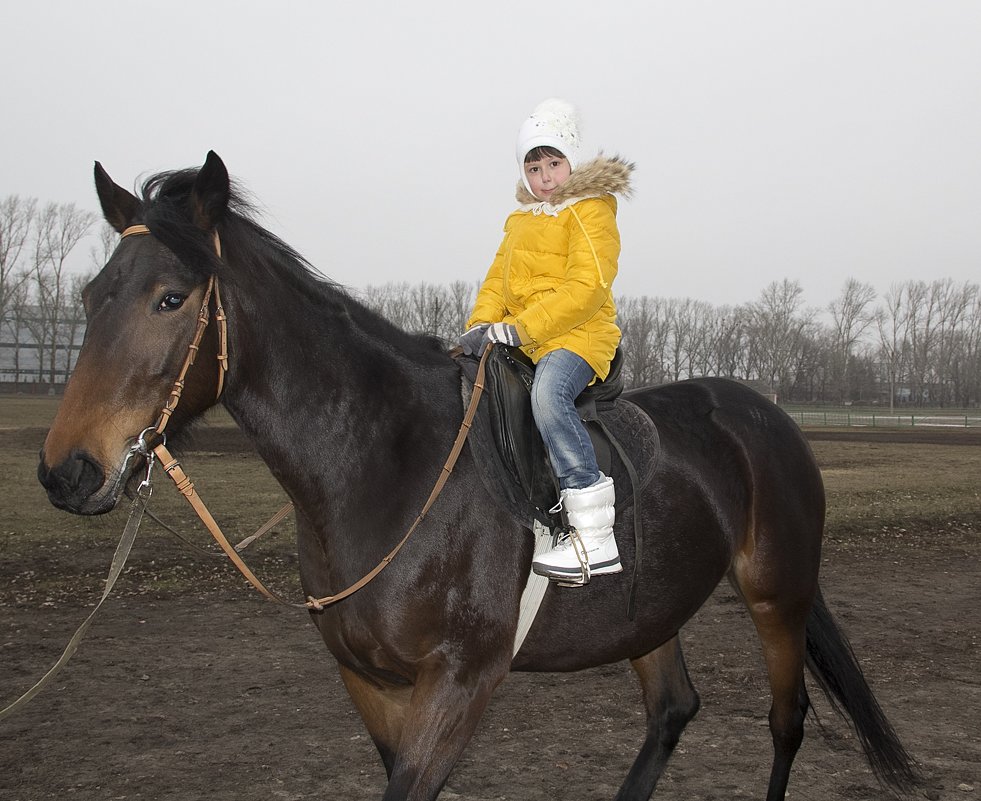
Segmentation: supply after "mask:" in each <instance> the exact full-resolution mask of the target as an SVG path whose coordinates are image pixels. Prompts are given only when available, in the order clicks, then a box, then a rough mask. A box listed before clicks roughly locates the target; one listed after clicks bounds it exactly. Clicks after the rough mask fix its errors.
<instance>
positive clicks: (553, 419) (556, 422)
mask: <svg viewBox="0 0 981 801" xmlns="http://www.w3.org/2000/svg"><path fill="white" fill-rule="evenodd" d="M594 375H595V373H594V372H593V368H592V367H590V366H589V364H587V362H586V361H585V360H584V359H582V358H580V357H579V356H577V355H576V354H575V353H573V352H572V351H569V350H554V351H552V352H551V353H547V354H546V355H545V356H543V357H542V359H541V361H539V362H538V365H537V366H536V368H535V380H534V382H533V383H532V385H531V411H532V414H533V415H534V417H535V425H537V426H538V430H539V431H540V432H541V435H542V439H544V440H545V448H546V449H547V450H548V456H549V459H551V461H552V469H553V470H554V471H555V475H556V478H558V481H559V488H560V489H583V488H584V487H589V486H592V485H593V484H595V483H596V482H597V481H599V477H600V473H599V467H597V465H596V453H595V452H594V451H593V443H592V441H591V440H590V439H589V434H588V433H586V427H585V426H584V425H583V423H582V420H581V419H579V413H578V412H577V411H576V398H577V397H578V396H579V393H580V392H582V391H583V390H584V389H585V388H586V386H587V385H588V384H589V382H590V381H592V380H593V376H594Z"/></svg>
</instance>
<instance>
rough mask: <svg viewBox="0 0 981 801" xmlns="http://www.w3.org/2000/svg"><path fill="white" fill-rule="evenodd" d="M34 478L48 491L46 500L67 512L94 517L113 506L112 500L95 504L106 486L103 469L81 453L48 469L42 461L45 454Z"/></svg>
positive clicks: (73, 453) (71, 455)
mask: <svg viewBox="0 0 981 801" xmlns="http://www.w3.org/2000/svg"><path fill="white" fill-rule="evenodd" d="M37 478H38V481H40V482H41V486H43V487H44V488H45V489H46V490H47V492H48V500H50V501H51V503H52V504H53V505H54V506H55V507H57V508H58V509H63V510H65V511H66V512H72V513H73V514H81V515H96V514H103V513H104V512H109V511H111V510H112V508H113V506H115V499H109V501H108V503H106V502H100V501H102V499H100V501H96V502H95V503H93V500H94V497H93V496H95V495H96V494H97V493H99V490H101V489H102V486H103V484H104V483H105V479H106V474H105V471H104V470H103V469H102V467H100V466H99V464H98V463H97V462H96V461H95V460H93V459H92V457H91V456H89V455H88V454H87V453H85V452H84V451H72V452H71V454H69V456H68V458H67V459H65V460H64V461H63V462H62V463H61V464H58V465H55V466H54V467H50V468H49V467H48V466H47V465H46V464H45V461H44V451H42V452H41V460H40V463H39V464H38V467H37Z"/></svg>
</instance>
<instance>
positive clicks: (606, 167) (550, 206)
mask: <svg viewBox="0 0 981 801" xmlns="http://www.w3.org/2000/svg"><path fill="white" fill-rule="evenodd" d="M633 171H634V165H633V163H632V162H629V161H625V160H623V159H622V158H620V157H619V156H613V157H612V158H608V157H606V156H603V155H600V156H597V157H596V158H595V159H593V160H592V161H587V162H585V163H583V164H580V165H579V166H578V167H577V168H576V169H575V170H574V171H573V173H572V175H570V176H569V180H567V181H566V182H565V183H564V184H562V186H560V187H559V188H558V189H556V190H555V191H554V192H553V193H552V197H551V198H549V200H547V201H544V200H539V199H538V198H536V197H535V196H534V195H533V194H532V193H531V192H529V191H528V189H527V188H526V187H525V185H524V183H519V184H518V189H517V192H516V194H515V197H516V199H517V201H518V203H519V204H520V207H519V210H520V211H530V212H532V213H534V214H548V215H550V216H555V215H556V214H558V213H559V212H560V211H562V209H565V208H568V207H569V206H571V205H572V204H573V203H578V202H579V201H580V200H585V199H586V198H590V197H602V196H603V195H623V196H624V197H630V194H631V192H632V187H631V186H630V175H631V173H633Z"/></svg>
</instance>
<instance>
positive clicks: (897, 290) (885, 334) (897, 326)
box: [875, 284, 910, 412]
mask: <svg viewBox="0 0 981 801" xmlns="http://www.w3.org/2000/svg"><path fill="white" fill-rule="evenodd" d="M907 286H908V285H907V284H893V285H892V287H890V289H889V291H888V292H887V293H886V295H885V299H884V305H882V306H880V307H879V308H878V309H877V310H876V314H875V323H876V330H877V332H878V334H879V346H880V347H879V353H880V354H881V361H882V365H883V368H884V369H885V372H886V380H887V382H888V384H889V411H890V412H891V411H894V410H895V406H896V392H897V389H898V384H899V382H900V380H901V379H902V378H903V373H904V368H905V361H906V355H907V346H908V344H909V343H908V339H907V332H908V330H909V326H910V317H909V312H908V307H907V304H906V303H905V296H906V292H907Z"/></svg>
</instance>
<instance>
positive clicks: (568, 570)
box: [531, 559, 623, 578]
mask: <svg viewBox="0 0 981 801" xmlns="http://www.w3.org/2000/svg"><path fill="white" fill-rule="evenodd" d="M531 569H532V570H533V571H534V572H535V573H536V574H537V575H539V576H545V577H546V578H571V577H573V576H580V575H582V571H581V570H580V569H579V568H578V567H552V566H551V565H543V564H541V563H539V562H532V563H531ZM621 572H623V565H622V564H620V560H619V559H611V560H610V561H607V562H599V563H598V564H595V565H590V566H589V574H590V575H591V576H607V575H610V574H613V573H621Z"/></svg>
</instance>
